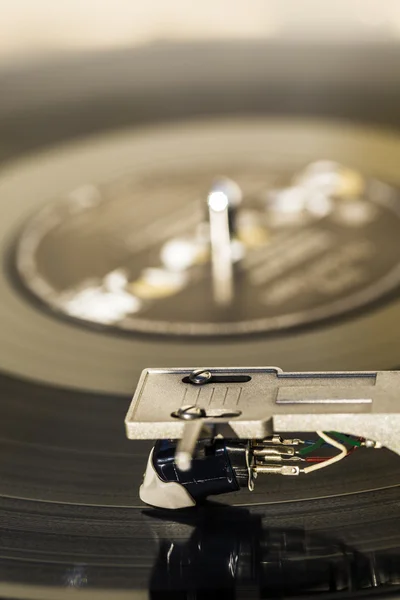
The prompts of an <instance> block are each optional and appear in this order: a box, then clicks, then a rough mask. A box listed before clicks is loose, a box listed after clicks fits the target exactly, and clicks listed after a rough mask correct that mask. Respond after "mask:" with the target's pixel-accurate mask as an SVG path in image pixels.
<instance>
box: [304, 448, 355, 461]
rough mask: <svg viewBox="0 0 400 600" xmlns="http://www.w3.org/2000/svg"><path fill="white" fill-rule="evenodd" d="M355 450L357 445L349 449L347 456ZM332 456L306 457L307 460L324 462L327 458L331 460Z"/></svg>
mask: <svg viewBox="0 0 400 600" xmlns="http://www.w3.org/2000/svg"><path fill="white" fill-rule="evenodd" d="M354 450H357V446H353V447H352V448H350V449H349V450H348V451H347V454H346V457H347V456H349V455H350V454H353V452H354ZM330 458H332V457H331V456H309V457H308V458H306V462H324V461H325V460H329V459H330Z"/></svg>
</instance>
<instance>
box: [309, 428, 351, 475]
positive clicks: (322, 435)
mask: <svg viewBox="0 0 400 600" xmlns="http://www.w3.org/2000/svg"><path fill="white" fill-rule="evenodd" d="M317 434H318V435H319V437H320V438H322V439H323V440H325V442H327V443H328V444H329V445H330V446H334V447H335V448H337V449H338V450H340V454H336V456H333V457H332V458H328V459H327V460H324V462H320V463H317V464H316V465H311V466H310V467H305V468H304V469H303V473H311V472H312V471H318V469H325V467H330V466H331V465H333V463H335V462H339V460H342V459H343V458H345V456H347V448H346V446H344V445H343V444H341V443H340V442H338V441H337V440H334V439H333V438H331V437H329V435H327V434H326V433H324V432H323V431H317Z"/></svg>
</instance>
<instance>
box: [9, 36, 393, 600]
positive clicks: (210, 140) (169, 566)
mask: <svg viewBox="0 0 400 600" xmlns="http://www.w3.org/2000/svg"><path fill="white" fill-rule="evenodd" d="M328 50H329V51H328ZM294 55H295V56H296V60H297V63H296V67H294V66H293V61H292V58H293V56H294ZM349 56H351V57H352V60H351V61H349V60H346V59H348V57H349ZM371 56H373V57H374V60H373V61H372V60H371ZM183 57H184V58H183ZM338 62H341V64H342V69H341V70H340V72H337V71H335V70H334V69H332V65H334V64H337V63H338ZM397 62H398V56H397V54H396V53H394V51H393V50H392V49H390V48H380V49H379V50H377V49H374V50H373V52H372V51H371V50H368V49H367V50H364V51H363V52H360V53H358V51H357V50H354V49H349V48H347V49H346V48H342V49H340V50H339V49H332V48H330V49H327V51H326V53H324V52H321V53H320V54H319V56H318V57H317V58H316V57H315V50H314V49H313V48H295V47H291V48H283V47H282V48H280V47H270V46H268V45H263V44H244V43H243V44H222V45H215V46H214V45H212V44H209V45H206V46H202V45H193V46H189V45H188V46H187V47H186V46H185V47H184V46H183V45H179V47H174V46H168V47H164V46H162V45H160V46H159V47H153V48H148V49H143V50H141V51H139V50H138V51H135V52H121V53H115V54H105V55H103V56H96V55H93V56H85V57H79V59H76V60H75V59H70V60H66V59H64V60H60V61H59V62H58V63H57V64H55V63H51V64H49V65H44V66H41V67H37V68H35V69H30V70H29V71H26V70H21V71H19V72H18V71H14V72H10V73H3V80H4V81H3V85H2V88H3V89H5V93H3V94H2V97H1V99H0V137H1V147H0V155H1V158H2V160H3V165H2V168H1V172H0V252H1V256H2V260H3V267H4V268H3V270H2V273H1V278H0V330H1V332H2V335H1V340H0V369H1V371H2V373H1V375H0V406H1V414H2V418H1V420H0V445H1V450H2V451H1V453H0V457H1V458H0V504H1V508H0V511H1V513H0V514H1V523H0V528H1V536H0V539H1V541H0V546H1V555H2V559H1V563H0V570H1V576H0V579H1V582H2V583H0V594H1V595H2V596H3V597H7V598H12V597H15V598H64V597H69V595H70V593H73V592H74V590H71V588H79V591H80V592H81V593H82V595H87V596H88V597H96V598H97V597H99V598H101V597H113V598H114V597H115V598H118V597H132V594H135V596H134V597H136V596H137V597H149V596H150V597H173V598H179V597H182V598H188V597H192V598H193V597H195V598H197V597H198V598H201V597H204V595H205V594H207V595H208V596H209V595H210V594H214V595H215V594H218V597H222V598H224V597H227V598H234V597H246V598H248V597H262V598H263V597H271V596H273V595H274V594H275V596H279V597H299V596H305V597H309V596H310V595H311V594H313V595H315V596H316V597H327V595H328V597H329V596H330V595H332V596H335V595H337V596H338V597H343V598H346V597H352V596H353V595H358V596H360V595H370V594H375V593H376V594H382V593H386V592H396V591H397V589H398V587H399V585H400V572H399V563H400V561H399V547H400V544H399V542H400V530H399V525H398V524H399V523H400V520H399V516H400V515H399V507H398V497H399V496H398V489H399V483H400V462H399V460H398V457H397V456H395V455H394V454H393V453H391V452H390V451H388V450H385V449H384V450H381V451H377V452H372V453H369V452H367V451H365V452H364V451H363V450H360V451H358V452H356V453H354V455H352V456H351V457H350V458H349V459H348V461H346V463H345V464H344V466H343V465H336V466H335V467H332V468H331V469H329V470H328V469H327V470H326V473H325V472H322V473H321V474H320V475H318V474H315V476H312V479H311V480H309V479H307V481H306V482H304V481H303V480H299V481H293V480H290V478H279V477H277V478H273V477H271V478H269V477H267V478H266V479H265V480H264V481H262V482H260V484H259V485H258V486H257V488H256V490H255V491H254V492H252V493H250V492H241V493H240V494H231V495H229V496H226V497H223V498H222V500H221V499H220V500H219V501H218V502H215V503H213V502H210V503H209V504H208V505H206V506H205V507H203V508H201V509H200V510H198V511H194V512H193V511H192V512H188V513H186V512H184V513H183V514H177V513H174V514H171V513H168V512H162V511H161V512H160V511H155V510H151V509H149V508H146V507H145V506H144V505H143V504H142V503H141V502H140V500H139V498H138V486H139V484H140V481H141V478H142V473H143V471H144V468H145V463H146V459H147V456H148V452H149V449H150V447H151V444H150V443H139V442H132V441H128V440H126V438H125V433H124V427H123V420H124V415H125V413H126V411H127V408H128V405H129V402H130V398H131V395H132V393H133V391H134V388H135V385H136V383H137V379H138V376H139V373H140V371H141V370H142V369H143V368H145V367H148V366H154V367H155V366H188V365H190V366H195V365H198V366H203V365H213V366H214V365H215V366H219V365H229V366H235V365H267V364H275V365H277V366H279V367H281V368H283V369H285V370H335V369H343V370H347V369H349V370H352V369H373V370H376V369H387V368H392V367H394V366H396V365H397V364H399V362H400V361H399V359H398V355H399V350H400V342H399V336H398V334H397V331H396V322H397V319H398V313H399V300H398V294H397V291H398V288H399V281H398V276H399V271H400V266H399V263H398V256H397V253H398V244H397V243H396V242H397V239H398V238H397V236H398V227H400V223H399V224H398V222H397V221H398V218H399V216H398V211H399V210H400V209H399V206H400V191H399V190H400V176H399V173H398V162H399V158H400V133H398V125H399V122H398V120H397V119H398V115H397V106H398V98H399V95H398V89H397V86H398V82H397V81H396V80H395V79H393V72H394V71H395V69H394V66H395V65H397ZM277 64H279V65H280V68H279V69H276V65H277ZM299 65H301V66H302V67H301V69H300V68H299ZM365 65H368V66H369V67H370V68H369V70H368V76H366V77H364V76H363V68H362V67H363V66H365ZM393 69H394V70H393ZM378 81H379V85H378ZM305 82H307V85H306V84H305ZM321 160H324V161H329V162H330V163H334V164H335V165H340V166H339V167H335V168H338V169H339V171H340V173H343V172H345V173H346V182H347V184H348V185H350V184H351V185H350V189H351V193H350V192H349V193H347V195H346V194H345V196H346V199H345V200H344V202H343V203H340V202H339V204H338V205H335V206H334V207H332V206H330V207H326V212H325V213H324V214H319V215H315V214H314V215H312V214H311V213H312V211H309V213H310V214H311V216H310V215H308V216H307V218H305V220H304V221H299V222H298V223H295V224H294V226H293V227H294V229H293V228H292V229H290V235H289V236H287V235H286V233H285V231H284V230H283V231H281V230H279V231H278V232H277V234H276V236H275V230H274V226H273V225H271V224H270V223H268V226H262V227H260V228H259V229H260V239H261V242H260V248H261V249H260V248H258V249H257V248H256V249H252V250H251V252H252V253H250V252H249V254H248V256H249V257H250V258H249V263H250V266H251V269H249V270H248V271H245V273H244V275H243V276H242V277H244V278H245V280H244V281H245V283H246V285H244V284H243V285H242V286H240V287H239V289H238V290H237V293H238V298H239V300H238V302H237V304H236V305H235V306H234V308H233V309H232V311H231V314H221V313H218V311H215V310H214V309H212V308H210V307H212V303H211V302H210V298H211V294H212V291H211V288H210V282H209V271H208V270H207V265H204V264H202V263H201V264H200V267H199V269H198V270H197V271H196V273H198V274H199V276H198V279H196V278H194V279H193V280H192V279H189V280H188V281H189V284H187V285H186V283H185V284H182V281H183V280H182V278H181V279H179V281H178V283H179V284H176V281H177V279H176V278H175V279H171V278H170V279H168V282H167V283H168V285H166V284H165V269H164V270H163V277H164V279H162V285H158V284H157V285H154V283H151V282H154V275H155V271H156V275H157V277H159V276H160V273H159V271H160V268H159V267H160V261H161V259H162V257H164V259H165V252H166V249H165V244H166V242H168V241H169V240H170V236H172V238H173V239H174V240H175V241H176V239H177V240H178V241H179V242H181V239H182V238H183V239H184V241H186V242H187V239H188V236H189V237H190V235H192V234H191V231H192V228H193V222H194V223H195V224H196V223H197V222H198V221H199V219H200V221H201V218H202V217H201V215H200V217H199V215H198V213H199V211H200V213H201V211H202V210H203V209H202V206H203V202H205V199H206V197H207V193H208V190H209V185H210V183H211V182H212V179H213V178H214V177H215V176H221V175H224V176H226V177H229V178H232V179H234V180H235V181H237V182H238V184H239V185H240V186H241V188H242V191H243V195H244V208H245V209H246V210H247V214H248V215H249V214H250V217H251V215H253V221H251V219H250V221H251V222H252V223H253V224H254V222H255V221H256V223H257V225H259V223H260V221H259V214H260V210H261V209H260V207H264V208H265V203H268V202H269V201H270V200H269V196H268V193H267V190H271V189H287V188H289V187H290V185H292V182H293V181H294V179H293V178H296V177H299V176H301V174H302V173H303V172H304V169H306V168H307V165H310V164H311V165H314V164H315V163H317V162H320V161H321ZM341 169H344V171H341ZM341 181H342V180H341ZM349 182H350V184H349ZM346 189H347V190H348V189H349V188H346ZM354 190H355V191H354ZM361 200H362V201H361ZM187 206H189V208H188V209H187ZM349 206H350V209H349V208H348V207H349ZM185 210H186V212H185ZM257 211H258V212H257ZM307 214H308V213H307ZM354 214H356V218H355V221H354V218H353V217H354ZM127 215H128V216H127ZM352 215H353V217H352ZM360 215H361V216H360ZM171 216H172V218H171ZM250 217H249V218H250ZM193 219H194V221H193ZM196 219H197V220H196ZM352 219H353V221H352ZM244 222H246V219H244ZM182 223H183V225H182ZM278 229H279V227H278ZM271 231H272V233H271ZM270 240H272V242H271V244H270ZM291 240H292V241H291ZM293 240H294V241H295V243H294V242H293ZM293 244H294V245H293ZM342 248H345V249H346V252H345V254H346V256H352V257H353V258H352V260H351V261H350V263H349V262H348V261H347V259H344V258H343V253H342V252H341V249H342ZM163 252H164V254H163ZM264 252H266V254H264ZM257 253H258V254H257ZM325 255H326V256H327V257H328V258H327V259H326V260H325V262H321V261H322V258H324V257H325ZM266 256H267V257H268V261H269V262H268V264H269V265H271V267H269V268H268V272H267V273H266V270H265V268H264V269H263V268H262V267H263V264H264V262H265V257H266ZM252 257H253V258H252ZM299 257H302V259H301V260H300V262H299ZM164 259H163V260H164ZM165 260H166V259H165ZM282 261H283V262H282ZM285 261H286V262H285ZM164 265H165V262H164ZM299 268H301V269H302V271H301V272H302V273H305V272H307V273H308V274H309V275H308V277H309V279H308V280H307V281H309V286H308V288H307V290H304V289H302V288H298V287H296V286H298V285H299V278H298V277H297V275H296V273H298V271H299ZM270 269H271V270H274V273H276V275H275V276H274V277H275V278H274V279H273V280H272V279H270ZM149 270H150V275H152V276H153V279H152V280H151V281H150V280H149V279H148V277H149ZM282 270H283V271H284V275H285V276H284V277H283V278H281V279H280V277H281V273H282ZM169 271H171V269H170V270H169ZM169 271H168V275H169V276H170V275H171V273H170V272H169ZM248 272H251V277H250V276H249V275H248ZM110 273H111V274H113V277H111V279H110V278H108V279H107V282H108V283H107V285H111V287H109V288H107V289H105V288H104V285H103V284H104V278H105V277H106V276H107V275H108V274H110ZM127 273H128V279H129V278H131V279H129V284H130V285H131V287H130V288H129V290H131V292H132V293H131V294H130V296H129V298H127V297H126V295H125V294H121V293H120V288H119V287H118V286H120V282H121V276H123V277H125V276H126V274H127ZM327 273H328V274H330V275H329V277H327ZM332 273H336V275H335V277H334V276H333V275H332ZM204 274H206V275H204ZM338 274H339V275H340V277H339V275H338ZM246 277H249V278H250V279H249V281H250V284H251V285H252V286H253V288H251V290H252V291H251V293H248V290H249V289H250V288H249V287H248V285H247V283H248V281H247V279H246ZM146 278H147V279H146ZM159 280H160V279H158V280H157V281H159ZM99 281H100V282H101V285H100V284H99ZM149 281H150V284H149ZM184 281H185V282H186V279H185V280H184ZM327 281H328V283H329V282H330V284H332V281H335V282H336V284H335V286H333V287H332V285H330V286H329V285H328V284H327ZM171 282H172V283H171ZM316 282H318V284H320V285H317V284H316ZM272 284H274V287H273V289H274V294H272ZM322 284H324V285H325V287H323V285H322ZM124 285H125V284H124ZM174 285H177V287H176V288H175V287H174ZM171 286H172V287H171ZM185 286H186V287H185ZM100 288H101V289H100ZM116 288H117V292H116V295H117V297H118V300H119V302H118V303H115V298H113V299H112V303H111V304H110V294H113V293H114V292H115V289H116ZM155 288H156V289H155ZM99 290H100V291H99ZM149 290H150V291H149ZM171 290H172V291H171ZM324 290H325V291H324ZM100 292H101V294H100ZM99 294H100V295H99ZM88 297H89V298H90V299H91V302H92V306H93V302H97V304H96V306H97V307H98V311H97V312H96V315H95V318H94V317H93V311H92V312H90V311H89V312H88V311H87V310H86V308H85V306H86V305H85V298H86V299H87V298H88ZM274 298H275V300H273V299H274ZM135 302H136V304H135ZM299 307H300V308H299ZM115 311H117V313H116V312H115ZM118 311H119V312H118ZM116 314H117V316H116ZM121 315H122V316H121ZM127 315H128V316H127ZM287 479H289V481H287ZM225 504H226V505H225ZM168 594H169V595H168Z"/></svg>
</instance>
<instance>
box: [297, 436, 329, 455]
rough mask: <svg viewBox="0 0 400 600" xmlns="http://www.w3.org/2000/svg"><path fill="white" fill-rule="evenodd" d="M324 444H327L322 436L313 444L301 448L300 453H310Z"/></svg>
mask: <svg viewBox="0 0 400 600" xmlns="http://www.w3.org/2000/svg"><path fill="white" fill-rule="evenodd" d="M323 444H325V440H323V439H322V438H319V439H318V440H317V441H316V442H315V444H312V445H311V446H307V447H306V448H302V449H301V450H299V454H309V453H310V452H314V450H317V449H318V448H321V446H323Z"/></svg>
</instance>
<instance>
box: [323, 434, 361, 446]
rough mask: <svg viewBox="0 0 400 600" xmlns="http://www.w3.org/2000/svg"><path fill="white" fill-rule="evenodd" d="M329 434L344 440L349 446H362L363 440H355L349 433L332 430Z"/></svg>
mask: <svg viewBox="0 0 400 600" xmlns="http://www.w3.org/2000/svg"><path fill="white" fill-rule="evenodd" d="M329 435H332V436H333V437H336V438H338V439H339V440H340V441H341V442H344V443H345V444H349V446H356V447H359V446H361V442H360V441H359V440H353V439H351V437H349V436H348V435H345V434H344V433H338V432H337V431H330V432H329Z"/></svg>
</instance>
